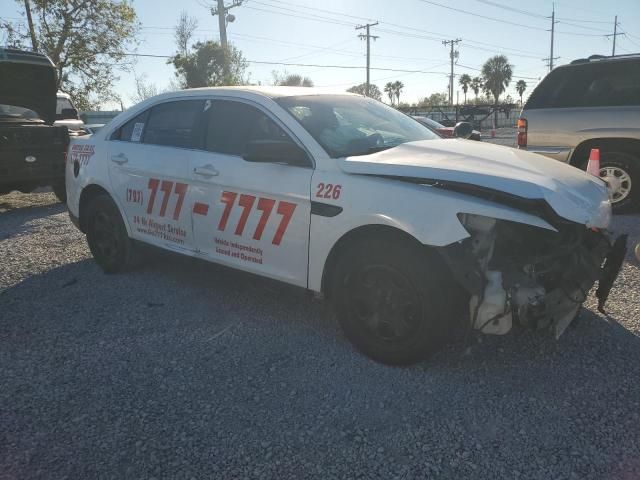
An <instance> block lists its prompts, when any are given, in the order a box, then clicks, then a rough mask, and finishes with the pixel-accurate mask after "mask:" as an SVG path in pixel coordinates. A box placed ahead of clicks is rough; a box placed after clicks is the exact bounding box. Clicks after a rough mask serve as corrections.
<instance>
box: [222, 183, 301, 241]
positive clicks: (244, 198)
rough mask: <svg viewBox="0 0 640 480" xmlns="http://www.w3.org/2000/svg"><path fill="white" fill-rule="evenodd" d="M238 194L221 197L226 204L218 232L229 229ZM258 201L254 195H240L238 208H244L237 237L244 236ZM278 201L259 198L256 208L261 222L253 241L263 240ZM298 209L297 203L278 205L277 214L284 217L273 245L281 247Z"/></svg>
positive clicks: (237, 227) (227, 193)
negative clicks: (245, 228)
mask: <svg viewBox="0 0 640 480" xmlns="http://www.w3.org/2000/svg"><path fill="white" fill-rule="evenodd" d="M237 197H238V194H237V193H235V192H222V196H221V197H220V201H221V202H222V203H224V204H225V207H224V211H223V212H222V216H221V217H220V222H219V223H218V230H220V231H221V232H224V231H225V229H226V228H227V222H228V220H229V215H230V214H231V209H232V208H233V206H234V205H235V202H236V198H237ZM255 201H256V197H254V196H253V195H246V194H244V193H243V194H240V198H239V199H238V206H240V207H241V208H242V213H241V214H240V219H239V220H238V224H237V225H236V229H235V231H234V233H235V234H236V235H242V233H243V232H244V227H245V225H246V224H247V219H248V218H249V214H250V213H251V209H252V208H253V205H254V203H255ZM275 204H276V201H275V200H273V199H271V198H259V199H258V205H257V206H256V208H257V209H258V210H260V212H262V213H261V215H260V220H259V221H258V225H257V226H256V229H255V231H254V232H253V239H254V240H260V239H261V238H262V233H263V232H264V228H265V226H266V225H267V221H268V220H269V216H270V215H271V211H272V210H273V207H274V206H275ZM295 209H296V204H295V203H290V202H284V201H281V202H279V203H278V208H277V209H276V212H277V213H278V215H281V216H282V219H281V220H280V224H279V225H278V228H277V230H276V233H275V234H274V236H273V239H272V240H271V243H272V244H273V245H280V242H282V237H283V236H284V233H285V232H286V230H287V227H288V226H289V222H290V221H291V217H292V216H293V212H294V210H295Z"/></svg>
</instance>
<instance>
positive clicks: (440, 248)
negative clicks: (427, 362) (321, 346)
mask: <svg viewBox="0 0 640 480" xmlns="http://www.w3.org/2000/svg"><path fill="white" fill-rule="evenodd" d="M69 148H70V150H69V152H68V156H67V158H68V161H67V176H66V182H67V193H68V207H69V213H70V216H71V218H72V220H73V221H74V223H75V224H76V225H77V226H78V227H79V228H80V230H81V231H83V232H84V233H86V236H87V241H88V244H89V247H90V249H91V252H92V253H93V256H94V258H95V260H96V262H97V263H98V264H99V265H100V266H101V267H102V269H103V270H104V271H105V272H107V273H115V272H120V271H123V270H125V269H126V268H127V267H128V265H129V264H130V260H131V259H132V257H133V256H134V255H135V250H136V246H137V245H139V243H140V242H142V243H146V244H150V245H154V246H157V247H161V248H164V249H167V250H171V251H173V252H178V253H181V254H184V255H189V256H192V257H197V258H202V259H205V260H208V261H211V262H216V263H220V264H223V265H227V266H230V267H233V268H237V269H240V270H245V271H247V272H252V273H255V274H258V275H263V276H265V277H269V278H273V279H277V280H281V281H283V282H287V283H290V284H293V285H297V286H300V287H303V288H306V289H309V290H311V291H313V292H316V293H317V294H320V295H321V296H324V297H326V298H328V299H329V300H331V301H332V303H333V305H334V307H335V311H336V313H337V317H338V319H339V322H340V324H341V326H342V328H343V331H344V332H345V334H346V336H347V337H348V338H349V339H350V340H351V341H352V342H353V344H354V345H355V346H356V347H357V348H358V349H359V350H360V351H362V352H364V353H365V354H367V355H369V356H370V357H371V358H373V359H375V360H378V361H381V362H385V363H391V364H409V363H412V362H416V361H419V360H421V359H423V358H424V357H425V356H426V355H427V354H428V353H429V352H431V351H433V350H434V349H436V348H437V347H438V346H440V345H442V344H443V342H445V341H446V340H447V338H448V336H450V335H451V332H452V331H453V327H454V323H455V322H456V321H460V320H461V319H460V317H461V315H460V314H461V313H462V316H464V317H465V318H466V320H464V326H465V328H467V329H469V330H471V329H476V330H479V331H482V332H484V333H493V334H504V333H507V332H508V331H509V330H510V329H511V327H512V325H513V324H514V323H518V324H521V325H526V326H529V327H533V328H536V329H543V330H547V331H551V332H553V333H555V334H556V335H559V334H560V333H561V332H562V330H563V329H564V328H565V327H566V326H567V325H568V323H569V322H570V321H571V320H572V319H573V318H574V317H575V316H576V315H577V312H578V310H579V308H580V306H581V304H582V302H583V301H584V299H585V295H586V292H588V291H589V289H590V288H591V286H592V285H593V283H594V282H595V281H596V280H600V293H599V296H600V302H601V304H604V301H605V300H606V297H607V295H608V292H609V289H610V288H611V284H612V283H613V281H614V279H615V276H616V275H617V272H618V270H619V264H620V263H621V262H622V260H621V259H619V258H618V257H620V255H621V254H623V250H624V245H623V243H624V242H623V241H622V240H621V241H618V242H616V243H615V245H614V246H613V247H612V243H611V242H610V241H609V239H608V237H607V233H606V229H607V227H608V225H609V221H610V214H611V209H610V204H609V199H608V196H607V189H606V186H605V184H604V183H603V182H602V181H601V180H600V179H599V178H596V177H593V176H589V175H587V174H586V173H584V172H581V171H579V170H577V169H575V168H573V167H570V166H568V165H565V164H562V163H560V162H556V161H554V160H550V159H547V158H544V157H541V156H538V155H535V154H531V153H527V152H523V151H518V150H514V149H511V148H507V147H500V146H495V145H490V144H484V143H479V142H466V141H463V140H443V139H439V138H437V136H436V135H435V134H434V133H432V132H431V131H430V130H429V129H428V128H426V127H424V126H422V125H420V124H419V123H418V122H415V121H414V120H412V119H411V118H410V117H407V116H405V115H403V114H401V113H399V112H397V111H396V110H394V109H392V108H390V107H388V106H386V105H384V104H382V103H380V102H377V101H375V100H371V99H368V98H364V97H362V96H359V95H350V94H337V95H332V94H322V93H318V92H317V91H315V90H313V89H309V88H289V87H238V88H204V89H193V90H186V91H180V92H174V93H166V94H163V95H159V96H156V97H153V98H151V99H148V100H146V101H144V102H142V103H140V104H138V105H136V106H135V107H133V108H131V109H129V110H127V111H126V112H124V113H122V114H120V115H119V116H118V117H116V118H115V119H114V120H113V121H111V122H110V123H109V124H108V125H106V126H105V127H104V128H102V129H101V130H100V131H98V132H97V133H95V134H94V135H92V136H87V137H84V138H82V137H77V138H74V139H73V140H72V142H71V145H70V147H69ZM134 240H135V241H136V242H135V243H134V242H133V241H134ZM607 256H608V258H607V260H606V262H605V266H604V268H603V269H601V265H602V263H603V260H604V259H605V257H607ZM618 260H619V261H618ZM461 307H462V308H461Z"/></svg>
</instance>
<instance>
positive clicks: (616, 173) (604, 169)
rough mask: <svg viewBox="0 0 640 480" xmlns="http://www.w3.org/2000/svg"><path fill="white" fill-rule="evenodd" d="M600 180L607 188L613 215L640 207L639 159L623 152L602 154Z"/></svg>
mask: <svg viewBox="0 0 640 480" xmlns="http://www.w3.org/2000/svg"><path fill="white" fill-rule="evenodd" d="M600 178H602V179H603V180H604V181H606V182H607V184H608V186H609V197H610V198H611V205H612V207H613V211H614V212H615V213H624V212H627V211H629V210H631V209H633V208H634V207H638V206H640V158H637V157H635V156H633V155H631V154H629V153H625V152H603V154H602V160H601V162H600Z"/></svg>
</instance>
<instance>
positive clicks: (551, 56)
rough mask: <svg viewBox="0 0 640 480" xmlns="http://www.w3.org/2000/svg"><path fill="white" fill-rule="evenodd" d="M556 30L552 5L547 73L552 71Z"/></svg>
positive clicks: (554, 12)
mask: <svg viewBox="0 0 640 480" xmlns="http://www.w3.org/2000/svg"><path fill="white" fill-rule="evenodd" d="M555 30H556V4H555V2H554V3H552V10H551V53H550V54H549V71H551V70H553V34H554V32H555Z"/></svg>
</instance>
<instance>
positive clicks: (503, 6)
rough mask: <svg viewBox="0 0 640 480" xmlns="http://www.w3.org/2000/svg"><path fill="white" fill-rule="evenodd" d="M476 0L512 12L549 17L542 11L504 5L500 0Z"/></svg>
mask: <svg viewBox="0 0 640 480" xmlns="http://www.w3.org/2000/svg"><path fill="white" fill-rule="evenodd" d="M476 1H477V2H480V3H484V4H485V5H491V6H492V7H497V8H502V9H503V10H509V11H511V12H516V13H521V14H523V15H528V16H530V17H537V18H547V17H546V16H545V15H542V14H540V13H534V12H529V11H527V10H521V9H519V8H515V7H511V6H509V5H504V4H502V3H498V2H491V1H489V0H476Z"/></svg>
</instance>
